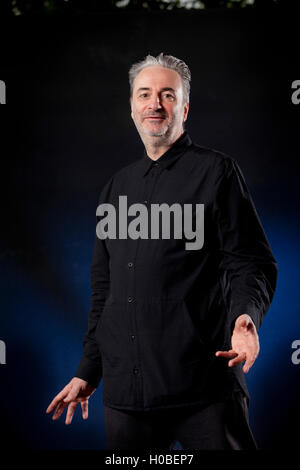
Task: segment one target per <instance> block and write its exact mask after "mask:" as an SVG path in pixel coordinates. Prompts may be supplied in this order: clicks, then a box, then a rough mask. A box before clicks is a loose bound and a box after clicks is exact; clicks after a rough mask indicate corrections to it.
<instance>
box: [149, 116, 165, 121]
mask: <svg viewBox="0 0 300 470" xmlns="http://www.w3.org/2000/svg"><path fill="white" fill-rule="evenodd" d="M144 119H150V120H151V121H163V120H164V119H165V118H164V117H162V116H147V117H145V118H144Z"/></svg>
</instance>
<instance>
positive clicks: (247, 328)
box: [216, 314, 259, 373]
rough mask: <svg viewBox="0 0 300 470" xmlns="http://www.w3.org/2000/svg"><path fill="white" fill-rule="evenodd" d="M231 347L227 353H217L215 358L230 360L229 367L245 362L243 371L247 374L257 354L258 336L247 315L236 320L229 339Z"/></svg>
mask: <svg viewBox="0 0 300 470" xmlns="http://www.w3.org/2000/svg"><path fill="white" fill-rule="evenodd" d="M231 347H232V349H230V350H229V351H217V352H216V356H218V357H225V358H228V359H230V361H229V362H228V366H229V367H232V366H235V365H237V364H240V363H241V362H245V364H244V366H243V371H244V372H245V373H247V372H248V371H249V369H250V367H252V366H253V364H254V361H255V359H256V358H257V356H258V353H259V338H258V334H257V331H256V327H255V325H254V323H253V321H252V319H251V317H250V316H249V315H247V314H243V315H240V316H239V317H238V318H237V319H236V321H235V326H234V330H233V333H232V337H231Z"/></svg>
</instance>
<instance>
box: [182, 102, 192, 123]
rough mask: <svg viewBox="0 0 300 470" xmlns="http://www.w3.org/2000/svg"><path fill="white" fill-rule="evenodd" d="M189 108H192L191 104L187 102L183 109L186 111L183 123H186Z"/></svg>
mask: <svg viewBox="0 0 300 470" xmlns="http://www.w3.org/2000/svg"><path fill="white" fill-rule="evenodd" d="M189 107H190V103H189V102H188V101H187V102H186V103H185V105H184V108H183V109H184V111H183V122H185V121H186V120H187V116H188V112H189Z"/></svg>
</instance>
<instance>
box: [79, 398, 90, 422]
mask: <svg viewBox="0 0 300 470" xmlns="http://www.w3.org/2000/svg"><path fill="white" fill-rule="evenodd" d="M88 407H89V402H88V400H86V401H82V402H81V409H82V417H83V419H87V418H88V415H89V413H88Z"/></svg>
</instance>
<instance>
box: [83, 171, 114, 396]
mask: <svg viewBox="0 0 300 470" xmlns="http://www.w3.org/2000/svg"><path fill="white" fill-rule="evenodd" d="M112 182H113V178H111V179H110V180H109V182H108V183H107V184H106V186H105V187H104V189H103V191H102V192H101V194H100V197H99V204H98V205H100V204H102V203H105V202H108V200H109V193H110V191H111V187H112ZM98 219H99V217H96V223H97V222H98ZM90 279H91V303H90V310H89V313H88V328H87V331H86V333H85V336H84V339H83V354H82V357H81V360H80V363H79V366H78V368H77V370H76V373H75V377H79V378H80V379H83V380H86V381H87V382H88V383H89V384H90V385H92V386H94V387H97V386H98V385H99V383H100V381H101V378H102V361H101V354H100V351H99V347H98V344H97V341H96V339H95V331H96V328H97V324H98V321H99V318H100V316H101V313H102V310H103V308H104V304H105V300H106V298H107V296H108V292H109V284H110V282H109V280H110V275H109V254H108V251H107V248H106V246H105V240H100V239H99V238H98V237H97V235H95V241H94V251H93V257H92V263H91V271H90Z"/></svg>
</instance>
